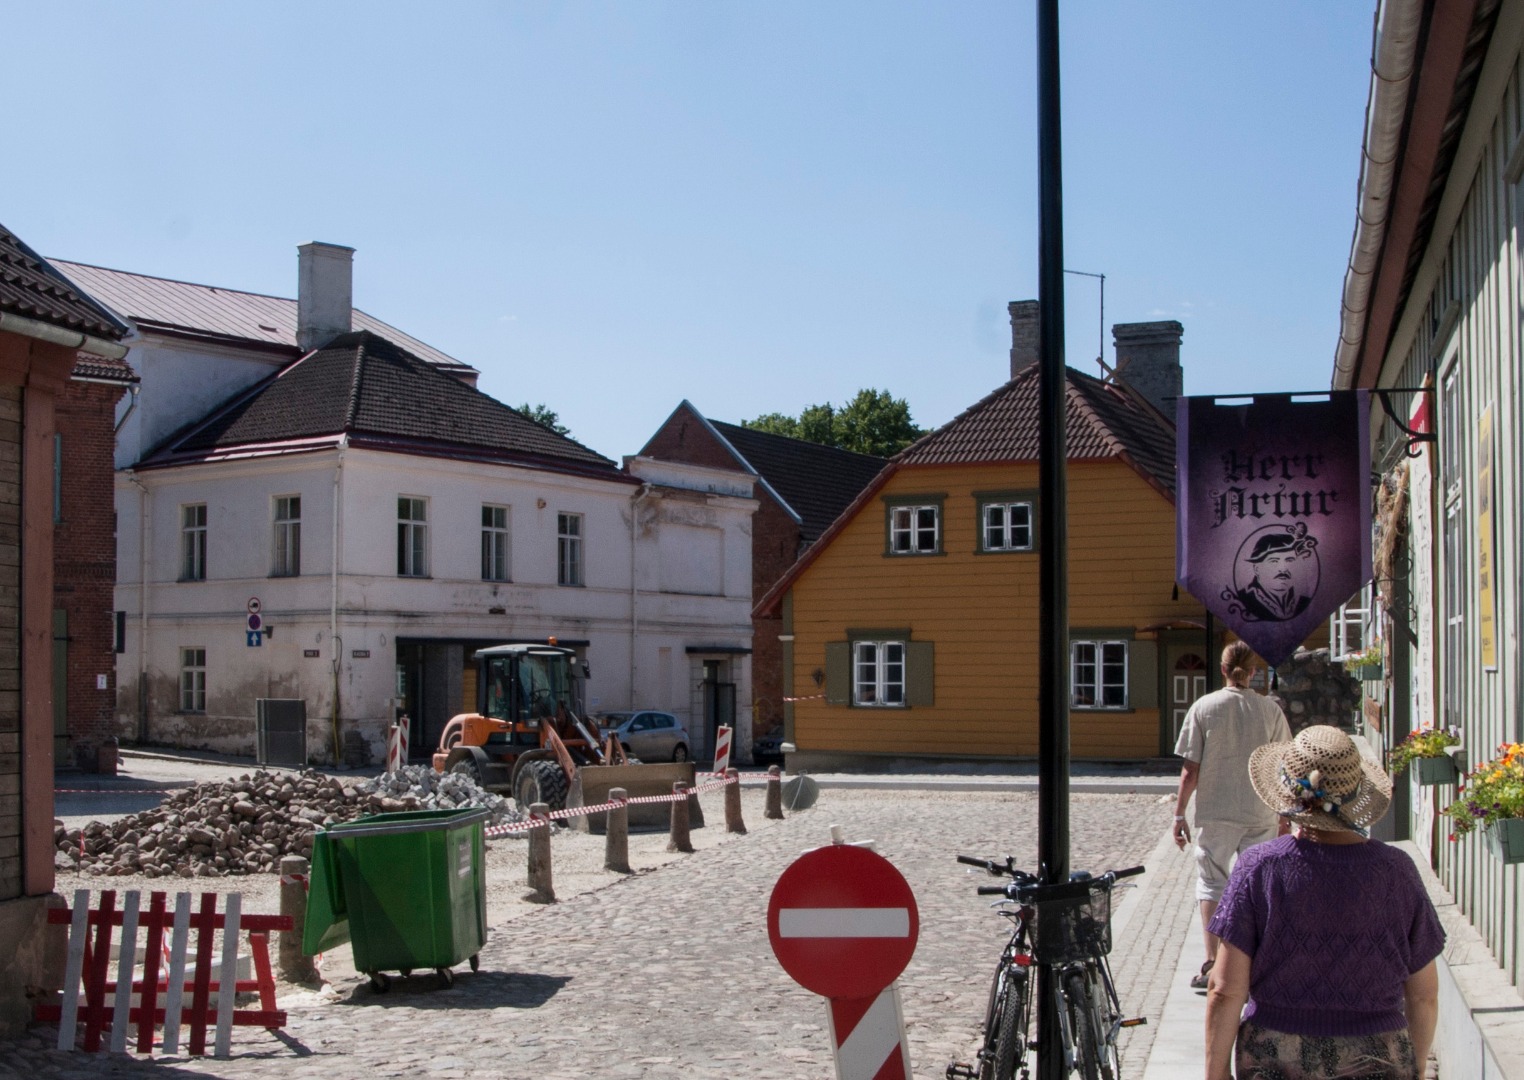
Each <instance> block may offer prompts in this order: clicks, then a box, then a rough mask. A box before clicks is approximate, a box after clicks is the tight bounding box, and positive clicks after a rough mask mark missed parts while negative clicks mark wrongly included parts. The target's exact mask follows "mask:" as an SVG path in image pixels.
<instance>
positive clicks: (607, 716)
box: [603, 712, 630, 727]
mask: <svg viewBox="0 0 1524 1080" xmlns="http://www.w3.org/2000/svg"><path fill="white" fill-rule="evenodd" d="M629 718H630V714H629V713H627V712H606V713H604V714H603V726H604V727H618V726H619V725H620V724H622V723H624V722H625V721H626V720H628V719H629Z"/></svg>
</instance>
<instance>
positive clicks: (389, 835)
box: [302, 809, 490, 991]
mask: <svg viewBox="0 0 1524 1080" xmlns="http://www.w3.org/2000/svg"><path fill="white" fill-rule="evenodd" d="M489 816H490V815H489V813H488V812H487V811H486V810H483V809H466V810H414V811H409V812H407V813H401V814H376V815H374V816H372V817H365V818H360V819H359V820H358V821H350V822H345V823H344V824H341V825H334V826H332V827H331V828H329V829H327V830H326V831H323V832H319V833H317V834H315V835H314V836H313V838H312V869H311V880H310V884H309V886H308V892H307V921H306V924H305V926H304V927H303V929H302V950H303V951H304V952H305V953H307V955H309V956H311V955H314V954H316V953H320V952H326V951H327V950H329V949H331V948H333V947H334V946H335V945H341V944H343V943H344V942H345V941H348V942H349V943H350V947H351V948H352V949H353V950H354V962H355V970H357V971H363V972H365V973H366V974H367V975H369V976H370V980H371V985H372V986H374V987H375V988H376V989H377V990H382V991H384V990H385V989H386V988H387V986H388V985H389V980H388V978H387V976H386V975H385V974H384V973H385V972H387V971H400V972H401V973H402V974H403V975H408V974H411V973H412V972H413V971H415V970H421V969H424V968H434V969H435V970H436V971H438V972H439V975H440V977H441V978H443V979H444V980H445V984H446V985H449V984H450V983H452V982H453V981H454V974H453V973H452V972H451V970H450V969H451V968H452V967H453V966H454V965H456V964H458V963H460V962H461V961H462V960H466V959H469V960H470V961H471V970H473V971H475V970H476V967H477V953H479V952H480V951H481V947H482V944H483V943H484V942H485V941H486V940H487V879H486V872H485V869H484V862H485V852H486V840H485V837H484V833H483V825H484V824H485V823H486V821H487V819H488V817H489Z"/></svg>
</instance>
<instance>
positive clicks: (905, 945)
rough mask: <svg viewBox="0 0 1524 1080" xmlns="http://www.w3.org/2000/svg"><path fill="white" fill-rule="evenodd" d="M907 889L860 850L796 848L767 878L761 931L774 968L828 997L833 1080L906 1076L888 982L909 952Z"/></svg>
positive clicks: (912, 937)
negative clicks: (775, 875) (774, 877)
mask: <svg viewBox="0 0 1524 1080" xmlns="http://www.w3.org/2000/svg"><path fill="white" fill-rule="evenodd" d="M919 934H920V916H919V913H918V912H917V910H916V903H915V894H914V893H912V892H911V891H910V886H909V884H908V883H907V882H906V881H905V878H904V876H903V875H902V874H901V873H900V872H899V871H898V870H896V869H895V868H894V865H893V864H892V863H890V862H889V860H887V859H885V858H884V857H883V856H882V855H879V854H877V853H875V852H873V851H869V850H868V849H867V848H863V847H857V846H855V845H852V844H841V843H836V844H832V845H830V846H829V847H823V848H816V849H815V850H814V851H808V852H805V853H804V854H803V855H801V856H800V857H799V858H798V859H796V860H795V861H794V862H793V864H792V865H790V866H789V867H788V869H787V870H785V871H784V872H783V876H782V877H780V878H779V879H778V883H777V884H776V885H775V886H773V893H772V898H771V899H770V900H769V902H768V905H767V936H768V940H769V941H770V942H771V943H772V946H773V954H774V955H775V956H777V958H778V963H780V964H782V965H783V970H784V971H786V972H788V973H789V974H790V975H791V976H793V978H794V980H795V981H796V982H798V983H799V985H801V986H803V987H804V988H805V989H806V990H810V991H813V992H814V993H817V994H819V995H821V996H822V997H825V998H829V999H830V1003H829V1010H828V1016H829V1020H830V1024H831V1043H832V1046H833V1048H834V1050H835V1054H836V1075H837V1076H838V1077H839V1078H840V1080H910V1050H909V1046H908V1045H907V1043H906V1039H905V1020H904V1012H903V1009H902V1008H901V1006H900V997H899V987H898V986H897V985H896V983H895V980H896V979H897V978H899V975H900V972H902V971H904V970H905V965H906V964H908V963H909V962H910V957H911V954H913V953H914V952H915V944H916V939H917V937H918V936H919Z"/></svg>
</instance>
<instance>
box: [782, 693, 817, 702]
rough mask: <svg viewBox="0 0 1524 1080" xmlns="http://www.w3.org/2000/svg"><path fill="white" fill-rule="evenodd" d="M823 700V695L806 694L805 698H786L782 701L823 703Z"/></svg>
mask: <svg viewBox="0 0 1524 1080" xmlns="http://www.w3.org/2000/svg"><path fill="white" fill-rule="evenodd" d="M824 699H825V695H824V694H808V695H806V696H805V697H786V698H784V699H783V700H784V701H823V700H824Z"/></svg>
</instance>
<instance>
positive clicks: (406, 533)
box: [397, 495, 429, 577]
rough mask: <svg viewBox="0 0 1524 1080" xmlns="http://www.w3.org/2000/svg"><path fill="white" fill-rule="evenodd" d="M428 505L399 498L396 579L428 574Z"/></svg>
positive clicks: (401, 496) (423, 501)
mask: <svg viewBox="0 0 1524 1080" xmlns="http://www.w3.org/2000/svg"><path fill="white" fill-rule="evenodd" d="M428 550H429V503H428V500H427V499H415V498H413V497H412V496H409V495H399V496H398V497H397V576H398V577H427V576H428V574H429V562H428Z"/></svg>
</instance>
